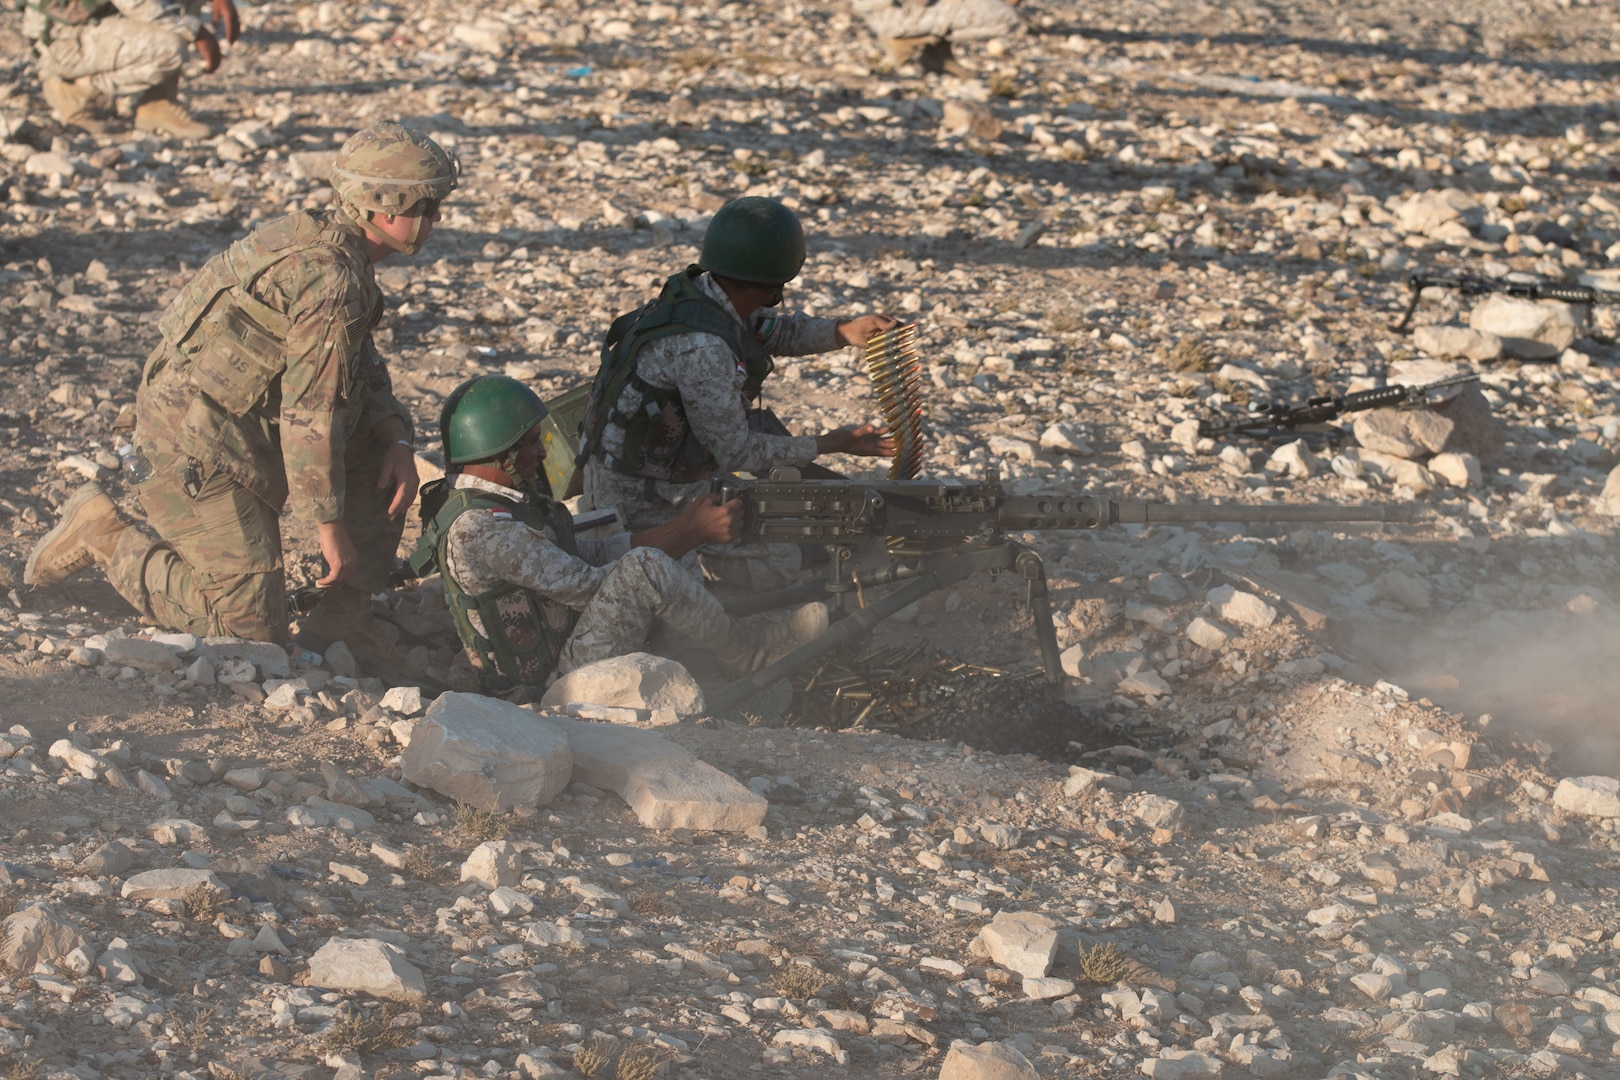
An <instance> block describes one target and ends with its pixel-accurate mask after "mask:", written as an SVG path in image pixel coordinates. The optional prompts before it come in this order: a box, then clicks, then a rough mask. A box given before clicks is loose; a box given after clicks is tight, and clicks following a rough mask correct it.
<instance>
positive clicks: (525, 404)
mask: <svg viewBox="0 0 1620 1080" xmlns="http://www.w3.org/2000/svg"><path fill="white" fill-rule="evenodd" d="M547 415H548V414H547V412H546V406H545V403H544V402H542V401H541V400H540V396H539V395H538V394H536V393H535V392H534V391H533V390H531V389H529V388H528V387H527V386H525V385H524V384H523V383H521V382H519V381H518V380H516V379H514V378H511V377H510V376H507V375H477V376H474V377H473V378H471V379H468V380H467V381H466V382H464V383H462V384H461V385H460V386H458V387H456V388H455V389H454V390H452V391H450V396H449V397H448V398H446V399H445V401H444V408H443V409H441V410H440V412H439V435H440V437H441V438H442V439H443V440H444V457H445V460H446V461H448V462H449V463H450V464H452V465H465V464H467V463H468V462H473V461H487V460H490V459H492V458H497V457H500V456H501V455H502V454H505V453H506V452H507V451H508V450H511V449H512V448H513V447H514V446H516V445H517V444H518V443H520V442H522V441H523V436H525V435H527V434H528V433H529V431H530V430H531V429H533V428H534V426H535V425H536V424H538V423H540V421H542V420H544V419H545V418H546V416H547Z"/></svg>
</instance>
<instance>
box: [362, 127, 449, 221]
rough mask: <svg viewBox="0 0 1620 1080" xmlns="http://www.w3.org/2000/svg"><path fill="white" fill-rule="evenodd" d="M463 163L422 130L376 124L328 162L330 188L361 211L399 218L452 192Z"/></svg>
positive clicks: (367, 128) (364, 130)
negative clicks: (393, 215)
mask: <svg viewBox="0 0 1620 1080" xmlns="http://www.w3.org/2000/svg"><path fill="white" fill-rule="evenodd" d="M460 175H461V163H460V162H459V161H457V160H456V157H455V155H454V154H452V153H450V152H449V151H447V150H446V149H444V147H442V146H440V145H439V144H438V143H436V142H434V141H433V140H432V139H430V138H428V136H426V135H424V134H422V133H421V132H420V131H415V130H413V129H411V128H408V127H405V126H404V125H402V124H394V123H389V122H387V121H378V122H376V123H374V124H370V125H368V126H366V127H364V128H362V129H361V130H359V131H357V132H356V133H355V134H353V135H352V136H350V137H349V141H348V142H346V143H344V144H343V149H341V150H339V151H338V155H337V160H336V161H335V162H333V164H332V190H333V191H334V192H336V193H337V197H338V199H339V200H341V201H342V202H344V203H345V204H347V205H349V206H351V207H354V208H355V209H357V210H359V211H361V212H362V215H361V216H363V214H364V211H367V210H374V211H376V212H378V213H381V214H403V213H406V212H407V211H409V210H410V208H411V207H413V206H415V205H416V204H417V203H419V202H421V201H422V200H423V199H442V198H444V197H445V196H446V195H448V194H450V192H452V191H454V190H455V188H456V180H457V178H458V177H459V176H460Z"/></svg>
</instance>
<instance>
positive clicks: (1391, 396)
mask: <svg viewBox="0 0 1620 1080" xmlns="http://www.w3.org/2000/svg"><path fill="white" fill-rule="evenodd" d="M1478 381H1479V376H1478V375H1454V376H1452V377H1451V378H1449V379H1441V380H1440V381H1439V382H1432V383H1428V384H1427V385H1424V386H1402V385H1399V384H1396V385H1392V386H1379V387H1375V388H1373V389H1371V390H1357V391H1356V392H1355V393H1353V394H1318V395H1316V396H1314V397H1308V398H1306V399H1305V401H1304V403H1303V404H1300V405H1288V404H1285V403H1284V402H1280V401H1272V400H1264V399H1257V400H1255V401H1251V402H1250V403H1249V411H1248V413H1247V415H1244V416H1223V417H1220V418H1218V419H1215V420H1200V421H1199V422H1198V434H1199V437H1200V438H1210V439H1224V438H1229V437H1231V436H1234V435H1243V436H1248V437H1250V438H1256V439H1266V440H1268V441H1270V442H1276V443H1281V442H1292V441H1293V440H1295V439H1305V440H1306V441H1307V442H1309V443H1311V444H1312V445H1314V446H1317V447H1318V448H1320V447H1321V446H1324V445H1327V444H1330V443H1334V442H1337V441H1338V440H1339V439H1340V438H1342V437H1343V436H1344V432H1343V431H1341V430H1339V429H1338V428H1328V427H1325V426H1324V425H1326V424H1329V423H1331V422H1332V421H1334V420H1337V419H1338V418H1339V417H1341V416H1343V415H1344V414H1345V413H1353V412H1361V411H1363V410H1365V409H1383V408H1388V407H1390V406H1398V405H1426V404H1428V403H1429V402H1430V400H1431V396H1432V395H1434V394H1436V393H1438V392H1439V391H1441V390H1445V389H1447V388H1448V387H1452V386H1462V385H1464V384H1465V383H1471V382H1478Z"/></svg>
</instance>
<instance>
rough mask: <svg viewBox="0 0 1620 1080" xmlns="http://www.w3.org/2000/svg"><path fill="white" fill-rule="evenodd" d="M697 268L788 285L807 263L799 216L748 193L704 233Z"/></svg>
mask: <svg viewBox="0 0 1620 1080" xmlns="http://www.w3.org/2000/svg"><path fill="white" fill-rule="evenodd" d="M698 265H699V266H701V267H703V269H705V270H707V271H709V273H711V274H718V275H719V276H721V277H725V278H732V279H734V280H736V281H746V282H749V283H751V284H754V285H784V284H786V283H787V282H789V281H792V280H793V279H794V278H796V277H798V276H799V268H800V267H802V266H803V265H804V227H803V226H802V225H800V224H799V215H797V214H795V213H794V212H793V211H792V210H789V209H788V208H787V207H785V206H783V205H782V204H781V203H779V202H777V201H776V200H775V199H766V198H762V197H760V196H758V195H748V196H745V197H743V198H741V199H733V200H732V201H731V202H728V203H726V205H724V206H722V207H721V208H720V209H719V210H718V211H716V212H715V215H714V218H713V220H711V221H710V222H709V228H708V229H707V231H705V232H704V234H703V252H702V254H700V255H699V256H698Z"/></svg>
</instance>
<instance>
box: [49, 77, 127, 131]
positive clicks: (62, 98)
mask: <svg viewBox="0 0 1620 1080" xmlns="http://www.w3.org/2000/svg"><path fill="white" fill-rule="evenodd" d="M40 91H41V92H42V93H43V94H44V95H45V102H46V104H48V105H50V107H51V115H52V116H55V117H56V119H57V121H58V122H59V123H61V124H65V125H67V126H69V127H76V128H81V129H83V130H85V131H88V132H89V133H90V134H92V135H106V134H109V133H110V132H111V131H112V129H111V128H110V127H108V126H107V124H106V123H104V122H103V121H102V120H100V119H99V118H97V116H96V115H95V114H94V113H93V112H92V111H91V108H90V106H91V105H92V104H93V103H94V102H95V100H96V97H97V94H96V90H95V87H93V86H91V85H90V84H88V83H82V82H68V81H66V80H65V79H54V78H51V77H50V76H46V77H45V78H44V79H42V80H41V81H40Z"/></svg>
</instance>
